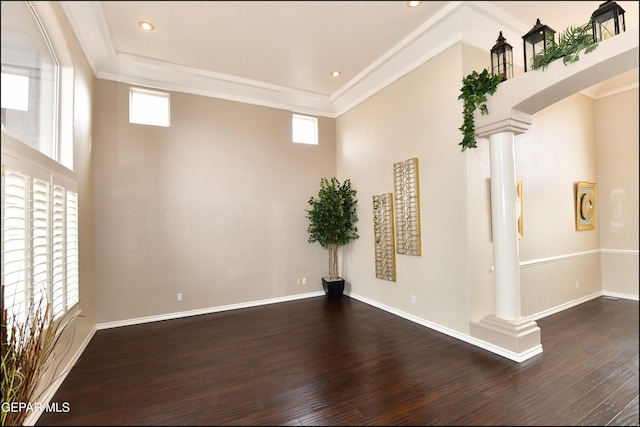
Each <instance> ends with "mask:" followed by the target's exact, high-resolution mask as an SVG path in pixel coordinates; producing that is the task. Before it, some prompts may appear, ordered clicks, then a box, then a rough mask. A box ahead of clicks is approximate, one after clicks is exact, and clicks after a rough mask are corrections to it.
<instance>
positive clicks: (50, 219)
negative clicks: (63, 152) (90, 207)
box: [2, 156, 79, 322]
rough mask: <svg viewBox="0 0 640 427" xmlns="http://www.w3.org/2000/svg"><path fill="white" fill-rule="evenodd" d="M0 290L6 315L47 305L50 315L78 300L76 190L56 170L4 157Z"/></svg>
mask: <svg viewBox="0 0 640 427" xmlns="http://www.w3.org/2000/svg"><path fill="white" fill-rule="evenodd" d="M3 161H4V163H3V170H2V230H3V235H2V291H3V305H4V308H5V309H7V310H8V319H15V320H16V321H18V322H23V321H24V320H25V319H26V315H27V313H28V311H29V310H31V309H33V307H36V306H38V305H39V304H43V306H44V305H45V304H51V309H52V314H53V316H54V319H57V318H60V317H61V316H63V315H64V314H66V313H67V312H69V311H70V310H71V309H73V308H74V307H76V305H77V304H78V302H79V289H78V278H79V274H78V194H77V192H76V189H75V184H74V183H73V182H71V181H69V180H67V179H65V178H64V177H62V176H59V175H57V174H55V173H51V172H49V171H45V170H43V169H39V168H38V167H36V166H33V165H30V164H28V163H26V162H21V161H20V160H17V159H14V158H11V157H9V156H5V158H4V159H3Z"/></svg>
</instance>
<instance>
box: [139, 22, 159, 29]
mask: <svg viewBox="0 0 640 427" xmlns="http://www.w3.org/2000/svg"><path fill="white" fill-rule="evenodd" d="M138 26H139V27H140V28H142V29H143V30H145V31H153V29H154V28H155V27H154V26H153V24H152V23H151V22H149V21H140V22H138Z"/></svg>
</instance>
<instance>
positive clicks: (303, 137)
mask: <svg viewBox="0 0 640 427" xmlns="http://www.w3.org/2000/svg"><path fill="white" fill-rule="evenodd" d="M291 125H292V135H293V142H295V143H298V144H313V145H318V119H317V118H316V117H310V116H301V115H299V114H294V115H293V119H292V122H291Z"/></svg>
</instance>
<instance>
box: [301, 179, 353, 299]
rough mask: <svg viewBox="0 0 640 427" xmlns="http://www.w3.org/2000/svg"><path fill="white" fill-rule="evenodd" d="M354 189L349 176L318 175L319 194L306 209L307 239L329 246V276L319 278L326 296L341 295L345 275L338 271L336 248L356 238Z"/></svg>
mask: <svg viewBox="0 0 640 427" xmlns="http://www.w3.org/2000/svg"><path fill="white" fill-rule="evenodd" d="M357 202H358V200H357V199H356V190H355V189H353V188H351V181H350V180H349V179H347V180H345V181H344V182H342V183H340V181H338V179H337V178H335V177H334V178H331V179H328V178H321V179H320V190H319V191H318V197H317V198H315V197H310V198H309V205H310V206H311V208H310V209H307V211H306V212H307V219H308V220H309V226H308V228H307V232H308V233H309V243H315V242H317V243H319V244H320V246H322V247H323V248H325V249H328V250H329V276H328V277H323V278H322V287H323V288H324V291H325V294H326V295H327V296H328V297H329V298H340V297H341V296H342V293H343V292H344V279H343V278H341V277H340V276H339V275H338V248H339V247H340V246H343V245H346V244H347V243H349V242H351V241H352V240H356V239H358V238H359V237H360V236H359V235H358V228H357V227H356V225H355V224H356V222H357V221H358V214H357V212H356V204H357Z"/></svg>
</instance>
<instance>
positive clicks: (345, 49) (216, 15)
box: [60, 1, 638, 117]
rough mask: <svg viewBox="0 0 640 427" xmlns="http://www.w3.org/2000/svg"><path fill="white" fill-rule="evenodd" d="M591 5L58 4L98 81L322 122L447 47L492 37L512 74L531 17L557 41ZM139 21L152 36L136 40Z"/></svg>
mask: <svg viewBox="0 0 640 427" xmlns="http://www.w3.org/2000/svg"><path fill="white" fill-rule="evenodd" d="M601 3H602V2H601V1H526V2H525V1H495V2H484V1H479V2H477V1H463V2H461V1H454V2H449V1H428V2H423V3H422V5H421V6H420V7H418V8H415V9H410V8H408V7H407V5H406V2H404V1H215V2H214V1H62V2H60V4H61V6H62V8H63V11H64V13H65V15H66V16H67V18H68V19H69V22H70V23H71V25H72V27H73V29H74V32H75V33H76V35H77V37H78V38H79V40H80V43H81V45H82V47H83V49H84V50H85V53H86V55H87V57H88V59H89V62H90V64H91V67H92V68H93V70H94V72H95V73H96V75H97V76H98V77H99V78H105V79H111V80H116V81H121V82H126V83H129V84H138V85H144V86H151V87H157V88H162V89H166V90H179V91H185V92H191V93H198V94H203V95H208V96H218V97H221V98H226V99H234V100H238V101H242V102H252V103H256V104H261V105H267V106H273V107H278V108H287V109H291V110H294V111H299V112H307V113H312V114H318V115H326V116H333V117H335V116H337V115H339V114H341V113H343V112H344V111H346V110H348V109H349V108H351V107H353V106H354V105H356V104H357V103H358V102H360V101H362V100H363V99H365V98H366V97H368V96H371V94H373V93H375V92H376V91H377V90H379V89H381V88H382V87H384V86H385V85H387V84H389V83H391V82H392V81H393V80H395V79H397V78H399V77H401V76H402V75H403V74H406V73H407V72H408V71H410V70H411V69H413V68H415V67H416V66H418V65H419V64H420V63H423V62H424V61H425V60H428V59H429V58H430V57H432V56H435V55H436V54H437V53H439V52H440V51H442V50H444V49H446V48H448V47H449V46H451V45H452V44H453V43H456V42H460V41H462V42H465V43H469V44H472V45H475V46H478V47H480V48H483V49H486V50H487V59H488V57H489V54H488V51H489V49H491V47H492V46H493V44H494V43H495V41H496V38H497V35H498V32H499V31H503V33H504V34H505V37H507V41H508V42H509V43H510V44H511V45H512V46H513V48H514V61H515V62H516V65H519V66H522V63H523V61H524V60H523V58H521V56H522V39H521V36H522V35H523V34H525V33H526V32H528V31H529V30H530V29H531V28H532V27H533V26H534V25H535V23H536V19H537V18H540V20H541V22H542V23H543V24H546V25H548V26H549V27H551V28H553V29H554V30H556V32H557V33H559V32H561V31H564V30H565V29H566V28H567V27H569V26H576V25H581V24H584V23H586V22H587V21H588V20H589V18H590V16H591V13H592V12H593V11H594V10H596V9H597V8H598V6H599V5H600V4H601ZM617 3H618V4H619V5H620V6H622V7H623V8H624V10H625V12H626V13H625V18H626V23H627V29H632V28H635V27H637V26H638V2H637V1H618V2H617ZM141 20H147V21H150V22H152V23H153V24H154V25H155V30H154V31H153V32H144V31H142V30H140V28H139V27H138V25H137V24H138V22H139V21H141ZM334 69H339V70H341V71H342V75H341V76H340V77H339V78H334V77H332V76H331V75H330V72H331V71H332V70H334ZM619 80H620V81H619V82H607V84H608V85H607V86H606V88H605V87H604V86H599V87H598V88H594V89H593V90H592V91H591V92H590V93H589V92H588V91H587V92H588V94H590V96H598V93H599V92H602V91H603V90H605V89H606V90H607V91H609V90H615V88H616V87H620V86H623V87H627V86H629V85H634V84H635V85H636V86H637V84H638V73H637V69H636V70H635V72H634V73H628V74H627V75H626V76H622V77H621V78H620V79H619ZM612 88H613V89H612Z"/></svg>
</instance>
